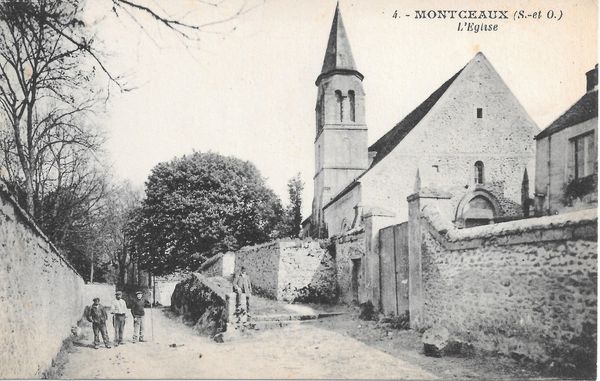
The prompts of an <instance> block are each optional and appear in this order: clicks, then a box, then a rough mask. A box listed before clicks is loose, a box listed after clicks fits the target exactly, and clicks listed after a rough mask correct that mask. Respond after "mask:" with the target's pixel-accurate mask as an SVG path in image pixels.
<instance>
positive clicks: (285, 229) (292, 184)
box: [280, 173, 304, 237]
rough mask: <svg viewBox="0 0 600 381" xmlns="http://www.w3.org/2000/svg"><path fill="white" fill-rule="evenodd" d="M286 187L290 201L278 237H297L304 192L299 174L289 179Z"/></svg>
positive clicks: (300, 222)
mask: <svg viewBox="0 0 600 381" xmlns="http://www.w3.org/2000/svg"><path fill="white" fill-rule="evenodd" d="M287 186H288V194H289V196H290V199H289V204H288V205H287V206H286V208H285V215H284V219H283V221H282V227H281V228H280V230H281V234H280V235H281V236H283V237H298V236H299V235H300V228H301V226H300V225H301V224H302V191H303V190H304V182H303V181H302V179H301V178H300V173H298V174H296V176H294V177H292V178H291V179H289V180H288V184H287Z"/></svg>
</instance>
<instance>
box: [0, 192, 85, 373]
mask: <svg viewBox="0 0 600 381" xmlns="http://www.w3.org/2000/svg"><path fill="white" fill-rule="evenodd" d="M0 220H1V221H2V222H1V223H0V242H1V243H2V244H1V245H0V280H1V281H0V301H1V308H0V322H2V323H1V324H2V333H1V334H0V348H1V350H0V378H39V377H41V375H42V373H43V372H44V371H45V370H46V369H47V368H48V367H49V366H50V365H51V363H52V359H53V358H54V356H55V355H56V354H57V353H58V351H59V349H60V347H61V345H62V342H63V340H64V339H65V338H66V337H68V336H69V335H70V334H71V327H72V326H73V325H75V324H76V323H77V321H78V320H79V319H80V318H81V317H82V314H83V309H84V304H83V300H84V282H83V279H82V278H81V276H80V275H79V274H78V273H77V272H76V271H75V269H74V268H73V267H72V266H71V265H70V264H69V263H68V262H67V261H66V260H65V259H64V258H63V257H62V256H61V255H60V253H59V252H58V251H57V250H56V249H55V248H54V246H53V245H52V244H51V243H50V242H49V240H48V239H47V238H46V236H45V235H44V234H43V233H42V232H41V231H40V230H39V228H38V227H37V226H36V225H35V224H34V223H33V222H32V221H31V219H30V218H29V217H28V215H27V214H26V213H25V212H24V211H23V210H21V209H20V208H19V207H18V205H17V203H16V202H15V201H14V200H13V199H12V198H11V197H10V196H9V194H8V192H7V190H6V186H5V185H4V183H0Z"/></svg>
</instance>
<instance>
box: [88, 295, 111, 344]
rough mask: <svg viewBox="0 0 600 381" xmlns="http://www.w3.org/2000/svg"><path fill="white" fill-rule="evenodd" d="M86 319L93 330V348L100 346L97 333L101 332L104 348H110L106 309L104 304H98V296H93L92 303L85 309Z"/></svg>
mask: <svg viewBox="0 0 600 381" xmlns="http://www.w3.org/2000/svg"><path fill="white" fill-rule="evenodd" d="M86 312H87V313H86V316H85V317H86V319H87V320H88V321H89V322H91V323H92V329H93V330H94V349H98V347H99V346H100V337H99V334H102V340H103V341H104V345H105V346H106V348H110V338H109V337H108V331H107V330H106V319H108V316H107V315H106V311H105V310H104V306H103V305H102V304H100V298H94V304H92V305H91V306H90V308H89V309H88V310H87V311H86Z"/></svg>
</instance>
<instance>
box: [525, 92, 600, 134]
mask: <svg viewBox="0 0 600 381" xmlns="http://www.w3.org/2000/svg"><path fill="white" fill-rule="evenodd" d="M597 117H598V90H595V91H591V92H589V93H586V94H585V95H584V96H583V97H581V98H580V99H579V100H578V101H577V102H575V104H574V105H573V106H571V107H570V108H569V109H568V110H567V111H565V113H564V114H562V115H561V116H559V117H558V119H556V120H555V121H554V122H552V123H551V124H550V125H549V126H548V127H546V128H545V129H543V130H542V132H540V133H539V134H537V135H536V137H535V140H539V139H541V138H545V137H547V136H550V135H552V134H554V133H557V132H558V131H562V130H564V129H566V128H569V127H571V126H574V125H576V124H579V123H581V122H585V121H586V120H589V119H592V118H597Z"/></svg>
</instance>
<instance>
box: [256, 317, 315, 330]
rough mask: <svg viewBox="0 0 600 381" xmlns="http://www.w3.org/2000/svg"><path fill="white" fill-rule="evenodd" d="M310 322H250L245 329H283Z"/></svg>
mask: <svg viewBox="0 0 600 381" xmlns="http://www.w3.org/2000/svg"><path fill="white" fill-rule="evenodd" d="M309 321H310V320H262V321H251V322H250V323H248V325H247V327H248V328H249V329H253V330H256V331H264V330H267V329H277V328H283V327H286V326H289V325H297V324H303V323H307V322H309Z"/></svg>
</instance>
